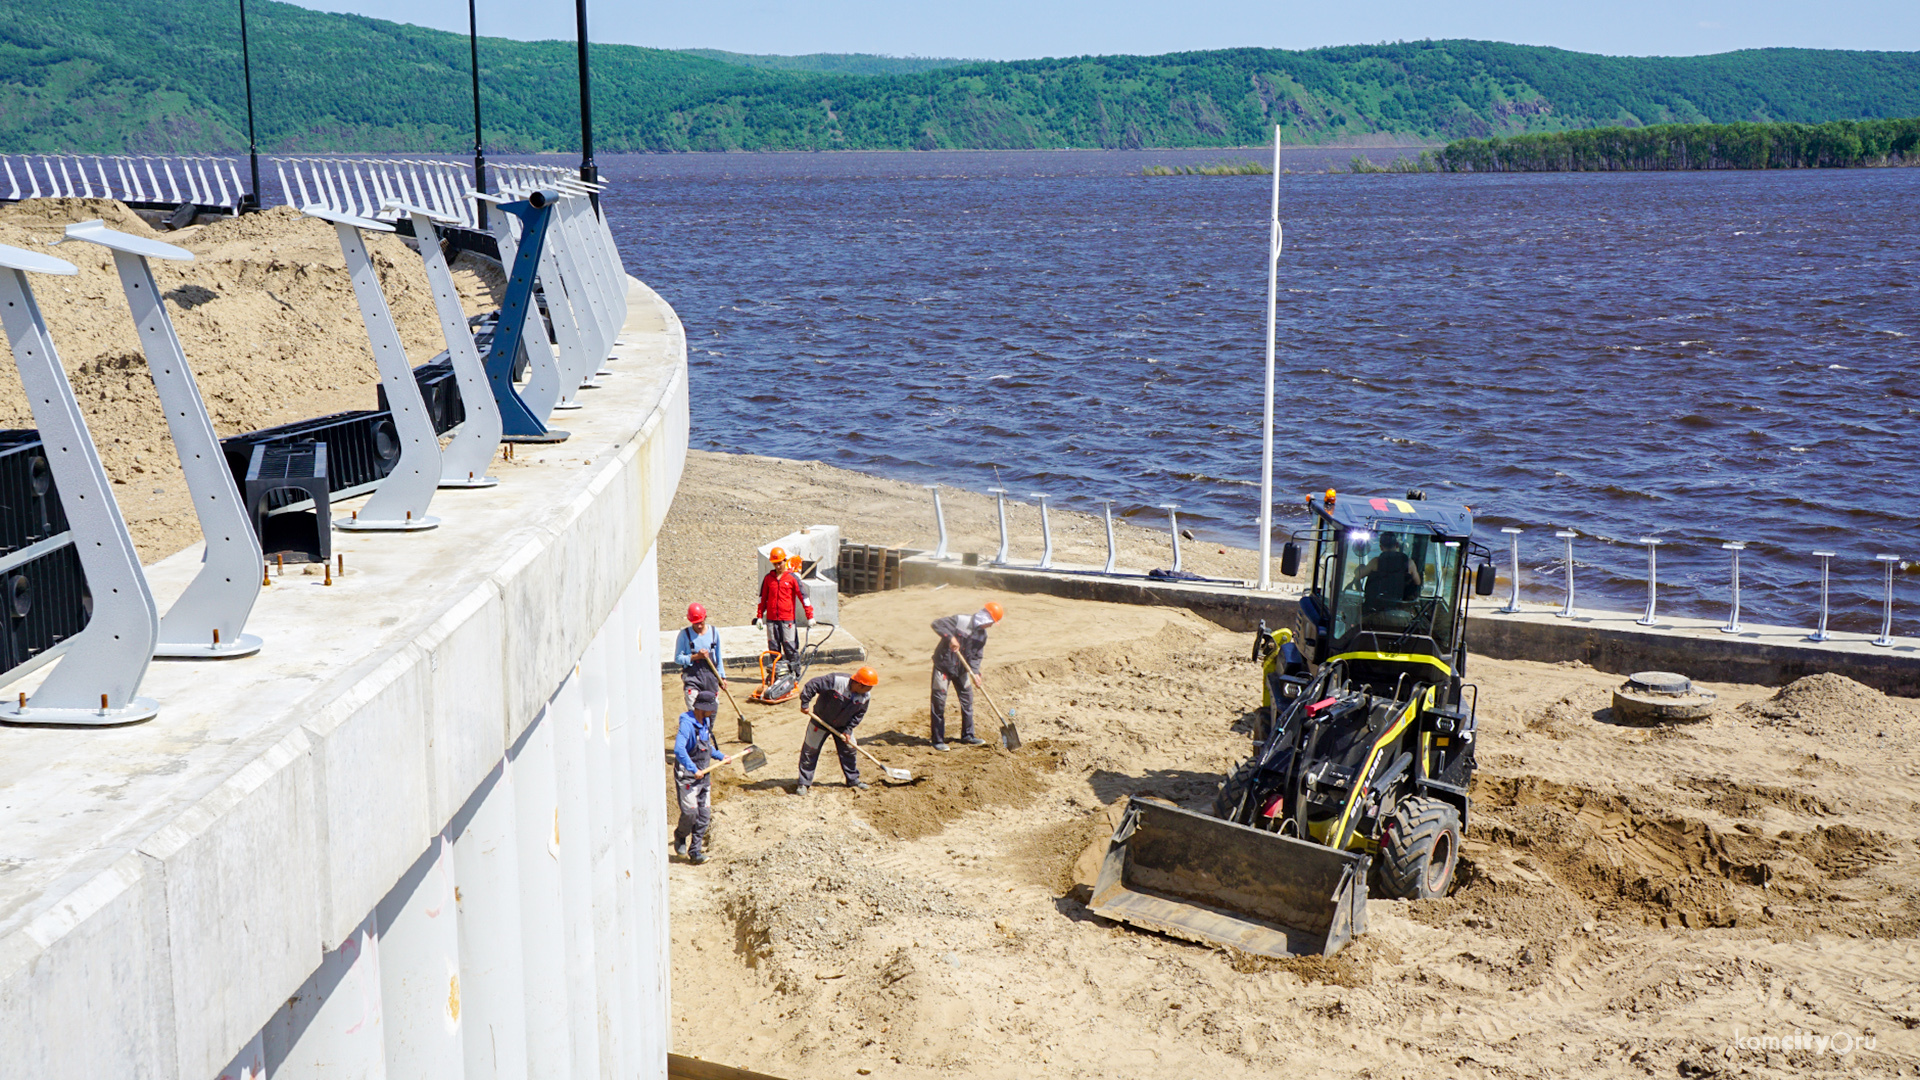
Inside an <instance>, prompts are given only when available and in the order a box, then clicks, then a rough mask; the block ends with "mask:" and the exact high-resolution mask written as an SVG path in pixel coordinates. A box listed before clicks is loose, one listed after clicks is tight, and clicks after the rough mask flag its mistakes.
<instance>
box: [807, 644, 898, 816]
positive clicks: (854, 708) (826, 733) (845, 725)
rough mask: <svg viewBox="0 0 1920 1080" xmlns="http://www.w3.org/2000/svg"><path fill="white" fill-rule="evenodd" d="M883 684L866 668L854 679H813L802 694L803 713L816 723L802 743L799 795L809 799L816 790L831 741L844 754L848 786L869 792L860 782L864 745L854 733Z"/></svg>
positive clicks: (811, 724) (811, 723) (810, 724)
mask: <svg viewBox="0 0 1920 1080" xmlns="http://www.w3.org/2000/svg"><path fill="white" fill-rule="evenodd" d="M879 682H880V676H879V675H878V674H876V673H875V672H874V670H873V669H872V668H870V667H863V668H861V669H860V670H859V671H856V672H854V673H853V674H851V675H822V676H820V677H819V678H817V679H811V680H809V681H808V682H807V685H806V687H805V688H804V689H802V690H801V691H800V711H801V712H803V713H806V714H808V716H810V717H811V718H812V719H811V720H810V721H809V722H808V724H807V736H806V738H805V739H802V740H801V742H800V782H799V783H798V784H796V785H795V786H794V789H793V793H794V794H795V795H805V794H806V793H807V792H808V791H809V790H810V789H811V788H812V787H813V770H814V767H815V766H816V765H818V764H819V763H820V744H821V743H823V742H825V741H826V740H828V739H832V740H833V741H834V749H835V750H837V751H838V752H839V754H840V771H841V772H842V773H844V774H846V777H847V786H848V787H850V788H858V789H859V790H861V791H865V790H866V789H867V784H866V781H864V780H862V779H860V759H859V758H858V757H856V756H855V754H854V751H855V749H856V748H857V747H858V746H859V745H860V743H859V741H858V740H857V739H855V738H854V734H853V729H854V728H856V727H858V726H860V721H861V720H863V719H865V718H866V715H867V701H868V698H869V696H870V695H871V694H872V693H873V688H874V687H875V686H876V685H878V684H879ZM816 699H817V700H816ZM823 729H825V730H823Z"/></svg>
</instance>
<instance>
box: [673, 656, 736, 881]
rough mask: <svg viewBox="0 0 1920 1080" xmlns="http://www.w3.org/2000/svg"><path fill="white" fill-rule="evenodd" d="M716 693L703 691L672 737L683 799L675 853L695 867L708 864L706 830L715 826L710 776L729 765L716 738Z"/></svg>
mask: <svg viewBox="0 0 1920 1080" xmlns="http://www.w3.org/2000/svg"><path fill="white" fill-rule="evenodd" d="M717 711H719V704H718V702H716V701H715V699H714V695H713V691H711V690H702V691H700V692H699V694H697V695H695V697H694V699H693V708H691V709H689V710H687V711H686V712H683V713H681V714H680V730H679V732H678V733H677V734H675V735H674V737H673V787H674V793H675V794H677V795H678V796H679V797H680V821H679V824H677V825H675V826H674V828H673V850H674V852H675V853H676V854H680V855H685V856H686V857H687V858H688V859H689V860H690V861H692V862H693V863H694V864H695V865H698V864H700V863H703V862H706V861H707V853H706V843H707V826H709V825H711V824H713V780H712V779H711V778H710V777H709V776H708V775H707V774H708V773H711V772H712V771H713V770H714V769H716V768H718V767H719V766H721V765H724V764H726V763H727V755H725V754H723V753H721V752H720V749H719V747H718V746H717V745H716V744H715V741H714V737H713V714H714V713H715V712H717Z"/></svg>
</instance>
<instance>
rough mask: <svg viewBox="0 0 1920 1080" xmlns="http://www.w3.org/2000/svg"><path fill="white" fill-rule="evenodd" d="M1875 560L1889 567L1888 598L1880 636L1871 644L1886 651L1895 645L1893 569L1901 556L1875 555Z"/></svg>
mask: <svg viewBox="0 0 1920 1080" xmlns="http://www.w3.org/2000/svg"><path fill="white" fill-rule="evenodd" d="M1874 560H1875V561H1876V562H1882V563H1885V564H1886V566H1887V598H1886V603H1885V606H1884V607H1882V608H1881V614H1880V636H1879V637H1877V638H1874V639H1873V641H1872V642H1870V644H1873V645H1878V646H1880V647H1881V648H1883V649H1884V648H1886V647H1888V646H1890V645H1892V644H1893V568H1894V565H1895V564H1897V563H1898V562H1899V561H1900V556H1898V555H1875V556H1874Z"/></svg>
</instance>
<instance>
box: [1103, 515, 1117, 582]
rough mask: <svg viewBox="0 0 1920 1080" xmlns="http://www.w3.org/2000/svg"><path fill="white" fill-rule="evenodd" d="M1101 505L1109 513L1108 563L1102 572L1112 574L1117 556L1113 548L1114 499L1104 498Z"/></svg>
mask: <svg viewBox="0 0 1920 1080" xmlns="http://www.w3.org/2000/svg"><path fill="white" fill-rule="evenodd" d="M1101 505H1102V506H1103V507H1105V508H1106V513H1107V565H1105V566H1103V567H1101V568H1100V572H1101V573H1103V574H1111V573H1113V561H1114V557H1115V552H1114V550H1113V500H1112V499H1106V500H1103V501H1102V502H1101Z"/></svg>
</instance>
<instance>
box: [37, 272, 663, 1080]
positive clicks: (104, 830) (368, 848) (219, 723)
mask: <svg viewBox="0 0 1920 1080" xmlns="http://www.w3.org/2000/svg"><path fill="white" fill-rule="evenodd" d="M628 296H629V305H630V308H631V310H632V312H633V315H632V316H631V317H630V318H629V321H628V325H627V326H626V327H625V328H624V329H623V332H622V343H621V344H619V345H617V346H616V347H615V349H614V350H613V358H612V360H611V361H610V362H609V367H611V368H612V369H613V370H614V371H617V372H619V373H620V375H621V377H620V378H615V379H608V380H606V382H605V384H604V387H603V389H601V390H599V391H598V392H596V393H595V394H594V395H592V400H591V403H590V407H588V408H585V409H582V410H580V411H578V412H574V413H570V414H568V417H567V423H566V427H567V428H568V429H569V430H570V431H572V432H573V437H572V438H571V439H570V440H569V441H567V442H565V443H559V444H551V445H541V446H522V447H518V448H517V449H516V452H515V461H514V462H513V463H510V464H504V463H503V464H500V465H497V466H496V468H495V472H496V474H497V475H499V476H500V478H501V483H500V485H499V486H498V487H495V488H489V489H477V490H451V489H449V490H442V491H440V492H438V493H437V494H436V496H435V497H434V500H433V507H432V512H433V513H434V514H435V515H436V516H438V517H439V518H440V519H441V525H440V527H439V528H437V529H433V530H429V531H424V532H415V533H404V534H397V533H336V536H335V546H334V550H335V551H336V552H339V553H341V554H342V555H344V557H345V567H346V569H345V573H343V574H337V575H336V576H335V577H334V579H333V584H332V585H331V586H328V585H324V584H322V580H323V579H322V578H321V577H320V576H317V575H316V576H308V575H304V574H294V573H289V574H288V575H286V576H284V577H277V578H274V579H273V583H272V585H271V586H270V587H268V588H266V589H264V590H263V592H262V595H261V597H260V599H259V602H258V603H257V604H256V606H255V607H254V609H253V614H252V618H251V620H250V621H249V623H248V626H247V629H248V631H249V632H251V633H256V634H258V635H260V636H261V637H262V638H263V639H264V641H265V644H264V646H263V647H262V649H261V650H260V652H259V653H258V654H257V655H255V656H253V657H250V658H247V659H242V660H225V661H179V660H173V661H168V660H161V661H155V662H154V664H153V665H152V667H151V668H150V669H149V670H148V673H147V677H146V681H145V684H144V685H143V686H142V688H141V693H142V694H144V695H147V696H150V697H153V698H155V699H157V700H158V701H159V703H160V714H159V716H158V717H156V718H155V719H154V720H152V721H150V722H147V723H143V724H137V725H133V726H130V727H124V728H95V729H85V730H74V729H51V728H18V727H12V728H0V1042H4V1043H5V1044H6V1045H8V1046H23V1047H24V1046H37V1047H39V1049H37V1050H34V1051H33V1053H34V1054H36V1055H37V1057H35V1058H34V1059H33V1063H32V1064H27V1063H25V1061H24V1060H22V1059H18V1058H13V1056H12V1055H9V1056H10V1058H11V1059H12V1060H15V1061H16V1062H17V1063H20V1064H21V1065H22V1067H23V1068H24V1069H25V1073H26V1074H30V1075H99V1076H108V1075H116V1076H141V1075H165V1076H174V1075H179V1076H211V1075H214V1074H215V1072H216V1071H217V1070H218V1069H219V1068H220V1067H221V1066H223V1065H224V1064H226V1063H227V1062H228V1061H229V1060H230V1059H231V1058H232V1056H233V1054H234V1053H235V1052H236V1051H238V1050H239V1049H240V1047H241V1046H242V1045H243V1044H244V1043H245V1042H246V1041H247V1040H248V1039H249V1038H251V1037H252V1036H253V1035H254V1034H255V1033H256V1032H257V1031H258V1030H259V1029H260V1027H261V1025H262V1024H263V1023H265V1022H266V1020H267V1019H268V1017H269V1016H271V1015H272V1014H273V1012H274V1010H275V1009H276V1008H278V1007H279V1006H280V1005H281V1004H283V1003H284V1002H285V1001H286V999H287V997H288V996H289V995H290V994H292V993H293V992H294V991H295V990H297V989H298V987H299V986H300V985H301V983H302V981H303V980H305V979H306V978H307V977H308V976H309V975H310V974H311V973H312V972H313V971H314V969H315V967H316V966H317V965H318V964H319V962H320V957H321V955H322V953H323V952H325V951H328V950H331V949H333V948H334V947H336V946H338V945H339V944H340V942H341V941H343V940H344V939H345V938H347V937H348V936H349V935H351V934H352V932H353V931H354V930H355V928H356V927H358V926H360V925H361V923H362V921H363V920H364V919H365V917H366V914H367V912H368V911H370V910H372V908H373V907H374V905H375V904H376V903H377V902H378V901H379V900H380V898H381V897H382V895H383V894H385V893H386V891H387V890H388V889H389V888H390V887H391V886H392V885H393V883H394V882H395V881H397V880H398V879H399V878H400V876H401V875H402V874H403V873H405V871H406V869H407V867H408V866H409V865H411V864H412V863H413V861H414V860H416V859H417V858H418V857H419V855H420V853H421V852H422V851H424V850H426V848H427V845H428V843H429V842H430V840H431V839H432V837H433V836H434V835H435V834H436V833H437V832H438V831H439V830H440V829H441V828H443V827H444V826H445V825H446V822H447V820H448V819H449V818H450V817H451V815H452V813H453V811H454V810H455V809H456V808H457V807H458V806H460V805H461V803H462V802H464V801H465V799H466V797H467V794H468V793H469V792H471V790H472V789H473V786H474V785H475V784H476V783H477V782H478V781H479V779H480V778H481V777H483V776H484V775H485V773H486V770H487V769H488V768H491V767H492V764H493V762H494V761H497V760H498V758H499V756H500V755H501V754H502V753H503V752H504V750H505V748H506V747H507V746H508V745H510V744H511V742H512V741H513V740H514V739H515V738H516V737H517V736H518V734H519V733H520V732H521V731H523V730H524V729H525V728H526V726H527V725H528V724H529V723H531V722H532V720H533V719H534V717H535V716H536V715H537V714H538V712H539V710H540V708H541V707H543V706H544V705H545V704H546V702H547V699H548V697H549V696H550V695H551V694H552V692H553V689H554V687H555V686H557V685H559V684H560V683H561V681H562V680H563V679H564V678H565V677H566V676H567V674H568V673H569V672H570V671H572V670H573V668H574V666H575V664H577V663H578V662H579V660H580V657H581V655H582V653H583V652H584V651H585V649H586V647H587V644H588V642H589V640H591V639H592V638H593V636H594V634H595V633H596V632H598V631H599V629H600V628H601V627H602V626H603V624H605V623H606V622H607V620H608V618H609V617H610V615H611V613H612V611H613V609H614V606H615V604H616V602H617V601H618V600H619V598H620V597H621V596H622V594H623V593H624V592H625V591H626V589H627V587H628V584H629V582H631V581H632V580H633V579H634V577H635V575H636V573H637V572H638V571H639V569H640V567H641V566H642V565H643V561H644V559H645V557H646V555H647V554H648V552H649V550H650V548H651V546H652V541H653V537H654V535H655V534H656V533H657V532H658V531H659V527H660V523H661V521H662V520H663V519H664V517H665V515H666V512H667V509H668V506H669V504H670V502H671V500H672V497H673V492H674V490H675V488H676V487H677V485H678V482H679V476H680V471H681V468H682V466H683V464H684V462H685V458H686V444H687V432H688V423H689V421H688V411H687V402H688V397H687V378H686V345H685V334H684V331H683V329H682V328H681V326H680V322H679V319H678V316H677V315H675V314H674V313H673V311H672V309H671V307H669V306H668V305H667V304H666V303H665V302H664V301H662V300H660V299H659V297H658V296H657V295H655V294H654V293H653V292H652V291H651V290H650V289H648V288H647V287H646V286H644V285H642V284H640V283H639V282H637V281H631V280H630V281H629V292H628ZM203 359H204V358H203ZM354 505H356V503H355V502H353V501H349V502H348V503H347V505H346V506H345V507H340V508H337V509H338V511H339V512H341V513H344V512H345V511H346V510H347V509H350V508H352V507H353V506H354ZM199 568H200V548H199V547H198V546H197V545H196V546H195V547H194V548H191V549H189V550H187V551H183V552H180V553H179V554H176V555H174V556H172V557H170V558H168V559H165V560H163V561H161V562H160V563H158V564H156V565H154V566H152V567H149V568H147V574H148V578H149V580H150V581H151V583H152V585H153V589H154V593H155V599H156V600H157V601H158V602H159V605H160V607H161V609H162V610H165V609H166V608H167V606H168V605H170V604H171V603H172V601H173V600H174V598H175V597H176V596H178V595H179V593H180V592H181V590H182V589H184V588H185V586H186V584H187V582H188V581H189V580H191V579H192V577H193V576H194V574H195V573H196V572H197V571H198V570H199ZM315 569H317V568H315ZM649 636H650V635H649ZM628 640H629V641H630V640H632V639H631V638H630V637H629V638H628ZM43 675H44V673H36V674H35V675H33V676H30V677H29V678H27V679H24V680H20V681H19V682H17V683H15V684H12V685H9V686H7V687H5V688H4V689H0V693H4V694H5V695H6V696H7V697H9V698H11V697H12V696H14V695H15V694H16V693H17V692H19V691H20V690H22V689H29V688H30V687H31V686H33V685H36V684H37V681H38V679H39V678H41V677H43ZM129 860H131V862H130V861H129ZM129 866H133V867H138V868H139V872H138V873H137V874H134V875H133V876H131V877H129V876H128V874H127V872H126V868H127V867H129ZM114 882H122V883H121V884H113V883H114ZM110 885H111V888H109V886H110ZM95 893H100V894H102V895H106V896H108V897H110V898H123V899H110V900H109V901H107V902H93V901H87V900H85V898H86V897H88V896H91V895H93V894H95ZM61 912H69V913H70V914H68V915H62V914H60V913H61ZM69 955H71V956H73V957H75V959H73V960H68V961H64V962H63V963H65V964H66V965H67V967H66V968H65V969H64V970H62V971H57V972H50V971H48V970H46V969H45V967H44V966H45V965H46V964H47V963H49V962H50V960H51V958H53V957H56V956H69ZM75 963H85V964H89V965H93V967H92V970H93V971H94V972H95V973H96V974H97V973H99V972H106V971H118V972H124V973H126V978H127V979H129V980H131V982H130V983H129V984H128V985H126V986H124V987H120V988H119V989H118V992H117V993H105V994H99V995H95V994H94V991H92V990H89V989H86V985H87V984H86V983H85V982H84V981H83V980H85V979H87V978H89V977H90V976H87V975H86V974H85V973H84V972H83V971H81V970H78V969H75V968H73V967H72V965H73V964H75ZM156 965H157V968H156ZM143 973H144V974H143ZM50 977H51V978H52V980H53V981H49V979H50ZM68 986H70V987H71V988H72V989H71V990H66V989H62V987H68ZM83 990H84V991H85V993H86V995H87V996H88V997H89V999H90V1000H93V1001H95V1002H96V1003H97V1002H106V1001H114V1002H118V1001H122V1000H125V1001H128V1002H132V1001H134V1000H136V999H137V1000H138V1001H139V1002H141V1004H140V1007H139V1011H140V1013H141V1017H142V1018H141V1019H140V1020H138V1021H136V1020H134V1019H133V1018H130V1017H128V1016H126V1015H122V1013H121V1012H120V1011H114V1010H108V1009H105V1008H101V1007H98V1006H97V1005H96V1007H93V1008H91V1009H88V1008H79V1007H71V1008H70V1007H66V1006H62V1007H61V1012H62V1015H61V1016H60V1017H59V1018H58V1019H57V1020H50V1019H49V1018H48V1017H46V1016H45V1015H44V1014H43V1012H42V1010H44V1009H45V1008H47V1006H48V1002H49V999H48V997H47V995H49V994H52V995H55V996H56V997H58V998H59V999H60V1000H63V1001H65V1000H69V999H70V998H71V997H72V995H74V994H79V993H81V992H82V991H83ZM36 1017H37V1019H36ZM49 1023H53V1024H57V1032H49V1031H45V1030H41V1031H39V1032H38V1033H36V1034H32V1035H31V1038H30V1041H29V1042H25V1043H23V1042H16V1041H15V1040H14V1038H13V1034H15V1033H23V1034H24V1033H28V1032H30V1031H32V1030H33V1029H34V1028H35V1027H36V1025H45V1024H49ZM155 1024H158V1025H159V1029H158V1030H156V1028H155V1026H154V1025H155ZM156 1055H158V1056H159V1059H158V1060H156ZM42 1063H44V1064H45V1065H46V1067H45V1068H41V1067H40V1066H41V1064H42ZM0 1071H5V1070H4V1069H0Z"/></svg>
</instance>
